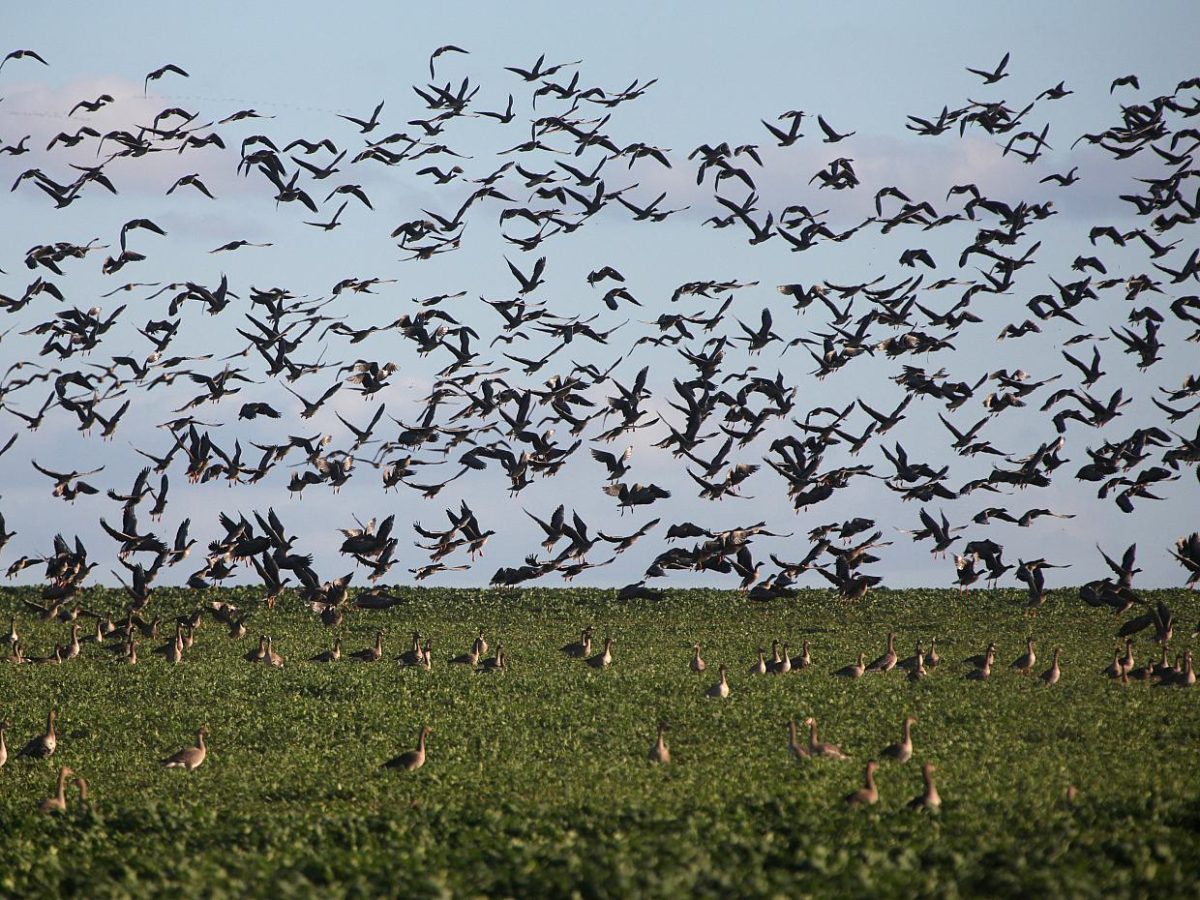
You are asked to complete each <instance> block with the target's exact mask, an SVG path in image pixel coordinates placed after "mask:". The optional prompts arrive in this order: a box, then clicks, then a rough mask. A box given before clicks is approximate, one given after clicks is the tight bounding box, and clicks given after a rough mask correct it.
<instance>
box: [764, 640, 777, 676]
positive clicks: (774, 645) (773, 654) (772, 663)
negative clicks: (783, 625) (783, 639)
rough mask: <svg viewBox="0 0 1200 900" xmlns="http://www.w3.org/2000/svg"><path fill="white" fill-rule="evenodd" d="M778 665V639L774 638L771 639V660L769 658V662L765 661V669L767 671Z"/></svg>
mask: <svg viewBox="0 0 1200 900" xmlns="http://www.w3.org/2000/svg"><path fill="white" fill-rule="evenodd" d="M778 665H779V639H778V638H774V639H772V640H771V660H770V662H768V663H767V671H768V672H772V671H774V669H775V667H776V666H778Z"/></svg>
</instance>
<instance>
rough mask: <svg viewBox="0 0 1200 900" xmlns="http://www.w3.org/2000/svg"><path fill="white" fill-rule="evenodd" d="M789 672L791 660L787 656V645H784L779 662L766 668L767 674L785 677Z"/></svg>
mask: <svg viewBox="0 0 1200 900" xmlns="http://www.w3.org/2000/svg"><path fill="white" fill-rule="evenodd" d="M790 671H792V658H791V657H790V656H788V645H787V644H786V643H785V644H784V645H783V650H782V652H781V653H780V655H779V662H777V663H772V664H771V665H770V666H768V667H767V672H768V673H769V674H771V675H786V674H787V673H788V672H790Z"/></svg>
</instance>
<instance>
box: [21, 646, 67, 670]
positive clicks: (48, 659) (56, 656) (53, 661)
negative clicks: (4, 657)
mask: <svg viewBox="0 0 1200 900" xmlns="http://www.w3.org/2000/svg"><path fill="white" fill-rule="evenodd" d="M63 653H64V651H63V648H62V647H59V646H57V645H55V647H54V652H53V653H51V654H50V655H49V656H29V657H26V658H25V662H27V663H33V664H34V665H39V666H60V665H62V661H63Z"/></svg>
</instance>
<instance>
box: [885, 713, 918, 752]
mask: <svg viewBox="0 0 1200 900" xmlns="http://www.w3.org/2000/svg"><path fill="white" fill-rule="evenodd" d="M916 721H917V720H916V719H914V718H913V717H912V716H906V717H905V719H904V725H903V726H902V734H901V737H900V740H899V741H897V742H896V743H894V744H888V746H886V747H884V748H883V755H884V756H886V757H887V758H888V759H894V760H895V761H896V762H908V761H909V760H910V759H912V750H913V746H912V727H913V725H915V724H916Z"/></svg>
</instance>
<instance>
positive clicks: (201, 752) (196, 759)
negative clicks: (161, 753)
mask: <svg viewBox="0 0 1200 900" xmlns="http://www.w3.org/2000/svg"><path fill="white" fill-rule="evenodd" d="M206 734H208V729H207V728H204V727H201V728H200V729H199V730H198V731H197V732H196V746H195V747H184V748H183V749H182V750H180V751H179V752H178V753H176V754H174V755H172V756H168V757H167V758H166V759H164V760H163V761H162V765H163V766H164V767H165V768H167V769H187V770H188V771H189V772H190V771H192V769H197V768H199V767H200V764H201V763H202V762H204V757H206V756H207V755H208V749H207V748H206V747H205V746H204V735H206Z"/></svg>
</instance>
